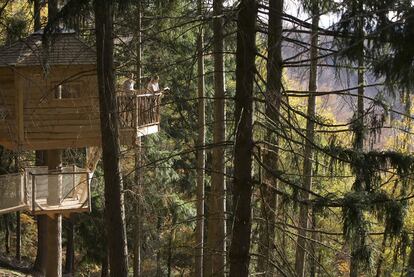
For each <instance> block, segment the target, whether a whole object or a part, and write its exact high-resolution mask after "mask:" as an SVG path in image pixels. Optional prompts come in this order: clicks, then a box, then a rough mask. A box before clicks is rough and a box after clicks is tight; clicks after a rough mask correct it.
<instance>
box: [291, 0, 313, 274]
mask: <svg viewBox="0 0 414 277" xmlns="http://www.w3.org/2000/svg"><path fill="white" fill-rule="evenodd" d="M318 27H319V8H318V3H317V1H313V3H312V33H311V49H310V60H311V65H310V74H309V92H312V93H311V94H310V96H309V98H308V111H307V119H306V141H305V150H304V161H303V189H304V190H303V191H301V199H304V200H308V199H309V196H310V195H309V191H310V190H311V189H312V175H313V171H312V165H313V162H312V161H313V144H314V140H315V123H314V118H315V112H316V96H315V94H314V92H316V90H317V77H318V76H317V75H318V48H317V47H318ZM308 222H309V209H308V206H307V205H300V211H299V236H298V239H297V243H296V259H295V271H296V275H297V276H298V277H305V273H306V259H305V256H306V253H307V252H308V251H309V249H310V247H307V245H306V243H307V239H306V235H307V232H306V229H308V226H309V224H308Z"/></svg>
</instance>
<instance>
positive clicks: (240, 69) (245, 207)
mask: <svg viewBox="0 0 414 277" xmlns="http://www.w3.org/2000/svg"><path fill="white" fill-rule="evenodd" d="M256 15H257V2H256V1H255V0H242V1H241V2H240V4H239V14H238V18H237V52H236V96H235V105H236V107H235V114H234V119H235V122H236V124H237V125H236V138H235V145H234V181H233V214H234V228H233V234H232V240H231V248H230V277H247V276H248V274H249V262H250V255H249V248H250V234H251V197H252V187H253V186H252V152H253V82H254V73H255V56H256V43H255V39H256Z"/></svg>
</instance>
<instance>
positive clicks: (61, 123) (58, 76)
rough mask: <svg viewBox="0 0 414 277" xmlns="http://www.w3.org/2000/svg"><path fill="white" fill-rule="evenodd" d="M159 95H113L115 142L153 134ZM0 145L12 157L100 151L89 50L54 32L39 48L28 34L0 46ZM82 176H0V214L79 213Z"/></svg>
mask: <svg viewBox="0 0 414 277" xmlns="http://www.w3.org/2000/svg"><path fill="white" fill-rule="evenodd" d="M161 96H162V95H161V93H155V94H154V93H145V92H142V91H135V90H130V91H119V92H117V102H118V111H117V112H118V118H119V123H120V141H121V144H123V145H133V144H134V143H135V142H136V139H137V137H140V136H143V135H148V134H152V133H156V132H158V130H159V122H160V110H159V104H160V99H161ZM0 145H2V146H3V147H5V148H8V149H10V150H14V151H22V150H49V149H67V148H83V147H96V146H100V145H101V131H100V114H99V94H98V85H97V76H96V52H95V50H94V49H93V48H91V47H89V46H88V45H87V44H86V43H84V42H83V41H82V40H81V39H80V38H79V37H78V36H77V35H76V33H74V32H61V33H57V34H54V35H53V36H52V38H51V39H50V42H49V43H48V46H47V47H46V46H45V45H44V43H43V42H42V34H41V33H34V34H32V35H30V36H29V37H28V38H26V39H24V40H21V41H18V42H16V43H14V44H12V45H10V46H5V47H2V48H0ZM86 173H87V172H86V171H85V170H80V169H76V170H75V168H72V171H71V170H70V169H68V168H62V169H60V171H53V172H52V171H50V170H47V168H42V167H37V168H28V169H26V170H25V171H24V172H22V173H17V174H9V175H6V176H0V213H2V212H9V211H11V210H19V209H29V210H31V211H33V212H36V213H41V212H44V211H61V210H65V209H66V210H76V209H80V210H87V209H89V205H90V204H89V202H88V201H89V200H88V199H89V193H88V192H89V181H88V178H87V177H85V176H87V174H86ZM85 174H86V175H85ZM85 178H86V179H85ZM85 180H86V181H85ZM69 184H71V185H72V187H71V186H70V185H69ZM84 184H86V188H85V187H84V186H85V185H84ZM56 187H58V191H54V192H53V190H56V189H55V188H56ZM79 191H81V192H82V193H80V194H79V193H78V192H79ZM66 192H67V193H66ZM85 193H86V194H85ZM50 195H54V196H53V197H51V196H50ZM69 196H71V197H69ZM72 196H73V197H72ZM53 198H54V199H53ZM85 201H86V202H88V203H85Z"/></svg>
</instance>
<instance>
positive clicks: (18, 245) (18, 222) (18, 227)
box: [14, 153, 22, 262]
mask: <svg viewBox="0 0 414 277" xmlns="http://www.w3.org/2000/svg"><path fill="white" fill-rule="evenodd" d="M14 164H15V171H16V173H18V172H19V169H20V165H19V156H18V154H17V153H16V155H15V157H14ZM17 190H18V188H16V191H17ZM21 235H22V228H21V219H20V212H16V260H17V261H19V262H20V260H21V244H22V238H21Z"/></svg>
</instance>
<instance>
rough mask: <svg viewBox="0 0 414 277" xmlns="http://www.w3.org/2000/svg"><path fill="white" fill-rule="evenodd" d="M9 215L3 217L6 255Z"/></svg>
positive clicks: (8, 245)
mask: <svg viewBox="0 0 414 277" xmlns="http://www.w3.org/2000/svg"><path fill="white" fill-rule="evenodd" d="M9 217H10V215H9V214H5V215H3V223H4V231H5V232H4V248H5V250H6V254H10V220H9Z"/></svg>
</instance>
